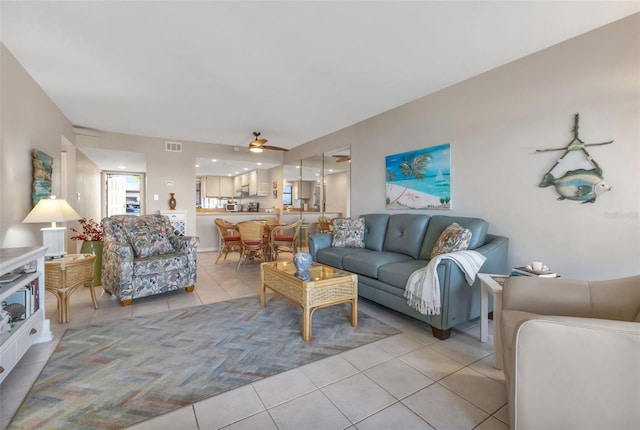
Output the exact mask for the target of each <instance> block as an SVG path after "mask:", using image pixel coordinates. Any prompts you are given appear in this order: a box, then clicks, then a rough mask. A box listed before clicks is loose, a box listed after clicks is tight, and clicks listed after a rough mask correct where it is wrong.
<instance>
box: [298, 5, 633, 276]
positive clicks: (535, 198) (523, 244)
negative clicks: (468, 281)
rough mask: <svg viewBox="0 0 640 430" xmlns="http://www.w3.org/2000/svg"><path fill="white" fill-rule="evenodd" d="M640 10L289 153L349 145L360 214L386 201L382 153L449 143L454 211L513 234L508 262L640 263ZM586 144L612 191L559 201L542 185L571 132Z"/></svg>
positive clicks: (584, 267) (581, 269) (613, 269)
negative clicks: (591, 199) (590, 200)
mask: <svg viewBox="0 0 640 430" xmlns="http://www.w3.org/2000/svg"><path fill="white" fill-rule="evenodd" d="M638 40H640V14H636V15H634V16H631V17H629V18H626V19H623V20H621V21H618V22H616V23H613V24H611V25H608V26H606V27H603V28H601V29H598V30H595V31H593V32H590V33H587V34H585V35H582V36H579V37H577V38H575V39H572V40H569V41H567V42H564V43H561V44H559V45H556V46H554V47H551V48H549V49H547V50H544V51H541V52H539V53H536V54H533V55H531V56H529V57H526V58H524V59H521V60H519V61H515V62H513V63H511V64H508V65H505V66H502V67H500V68H497V69H495V70H492V71H489V72H487V73H485V74H483V75H480V76H477V77H474V78H472V79H469V80H467V81H465V82H462V83H460V84H457V85H454V86H452V87H449V88H447V89H445V90H442V91H440V92H438V93H435V94H432V95H429V96H427V97H424V98H421V99H418V100H416V101H414V102H412V103H409V104H407V105H404V106H401V107H399V108H397V109H394V110H391V111H389V112H386V113H384V114H381V115H378V116H376V117H373V118H370V119H368V120H365V121H362V122H360V123H358V124H354V125H353V126H351V127H348V128H346V129H344V130H340V131H338V132H336V133H333V134H331V135H328V136H326V137H324V138H321V139H318V140H316V141H313V142H310V143H307V144H305V145H303V146H301V147H298V148H296V149H295V150H294V151H291V152H289V153H288V154H287V155H286V159H287V160H295V159H299V158H304V157H306V156H308V155H309V153H310V152H314V153H317V152H319V151H323V150H324V151H326V150H329V149H335V148H340V147H343V146H346V145H349V144H350V145H351V155H352V160H353V161H352V163H351V168H352V171H351V180H352V184H351V187H352V188H351V189H352V193H351V213H352V215H354V216H355V215H360V214H365V213H372V212H390V213H393V212H392V211H386V210H385V156H386V155H390V154H395V153H399V152H404V151H408V150H411V149H418V148H424V147H429V146H433V145H438V144H441V143H451V152H452V173H453V177H452V196H453V208H452V210H451V211H416V212H422V213H428V214H450V215H461V216H478V217H483V218H485V219H487V220H488V221H489V222H490V232H492V233H496V234H502V235H505V236H508V237H509V238H510V262H509V263H510V265H512V266H513V265H522V264H526V263H527V262H530V261H532V260H538V261H543V262H544V263H545V264H547V265H549V266H550V267H551V268H552V269H553V270H556V271H557V272H559V273H561V274H562V275H563V276H565V277H570V278H573V277H575V278H591V279H603V278H607V277H617V276H625V275H631V274H637V273H639V272H638V271H639V270H640V175H639V174H638V171H639V169H640V49H638ZM575 113H580V116H581V121H580V137H581V138H582V140H584V141H585V142H587V143H588V142H602V141H606V140H609V139H615V142H614V143H613V144H612V145H607V146H600V147H592V148H588V149H589V152H590V153H591V155H592V156H593V158H594V159H595V160H596V161H597V162H598V163H599V164H600V166H601V167H602V168H603V171H604V177H605V179H606V180H607V181H608V182H609V183H610V184H612V186H613V190H612V191H611V192H609V193H607V194H604V195H603V196H601V197H599V198H598V199H597V201H596V202H595V203H594V204H579V203H577V202H572V201H566V200H565V201H558V200H556V197H558V195H557V194H556V192H555V191H554V190H553V189H552V188H539V187H538V183H539V182H540V180H541V179H542V177H543V175H544V173H545V172H546V171H547V170H548V169H549V168H550V167H551V165H552V164H553V162H554V160H555V159H557V158H558V157H560V156H561V155H562V153H561V152H548V153H536V152H535V150H536V149H542V148H556V147H565V146H566V145H567V144H568V143H569V142H570V141H571V140H572V134H571V130H572V126H573V116H574V114H575Z"/></svg>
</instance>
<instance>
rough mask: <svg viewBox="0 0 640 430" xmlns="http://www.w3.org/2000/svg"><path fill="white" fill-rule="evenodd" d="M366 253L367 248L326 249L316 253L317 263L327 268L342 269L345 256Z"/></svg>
mask: <svg viewBox="0 0 640 430" xmlns="http://www.w3.org/2000/svg"><path fill="white" fill-rule="evenodd" d="M362 251H365V248H324V249H319V250H318V251H317V252H316V261H317V262H318V263H322V264H326V265H327V266H331V267H335V268H338V269H342V268H343V267H342V259H343V258H344V256H345V255H349V254H353V253H355V252H362Z"/></svg>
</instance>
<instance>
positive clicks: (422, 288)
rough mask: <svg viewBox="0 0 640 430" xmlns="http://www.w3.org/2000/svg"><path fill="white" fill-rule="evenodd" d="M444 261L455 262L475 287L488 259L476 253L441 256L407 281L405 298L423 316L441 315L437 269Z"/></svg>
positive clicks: (455, 253) (461, 252)
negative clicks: (481, 269) (475, 282)
mask: <svg viewBox="0 0 640 430" xmlns="http://www.w3.org/2000/svg"><path fill="white" fill-rule="evenodd" d="M443 259H450V260H453V261H454V263H456V264H457V265H458V267H459V268H460V269H461V270H462V271H463V272H464V277H465V279H466V280H467V282H468V283H469V285H473V282H474V281H475V279H476V274H477V273H478V271H479V270H480V267H482V264H483V263H484V261H485V260H486V259H487V258H486V257H485V256H484V255H482V254H480V253H479V252H476V251H456V252H451V253H448V254H440V255H436V256H435V257H433V258H432V259H431V261H429V264H427V265H426V266H425V267H423V268H422V269H418V270H416V271H415V272H413V273H412V274H411V276H409V280H408V281H407V287H406V289H405V292H404V297H405V298H406V299H407V303H408V304H409V306H411V307H412V308H414V309H415V310H417V311H418V312H420V313H421V314H423V315H439V314H440V306H441V305H440V281H439V280H438V271H437V270H436V268H437V267H438V264H440V261H441V260H443Z"/></svg>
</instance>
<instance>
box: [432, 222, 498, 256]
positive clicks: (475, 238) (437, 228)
mask: <svg viewBox="0 0 640 430" xmlns="http://www.w3.org/2000/svg"><path fill="white" fill-rule="evenodd" d="M454 222H455V223H458V224H459V225H460V226H462V227H464V228H466V229H469V231H471V241H470V242H469V247H468V249H476V248H478V247H480V246H482V245H484V242H485V240H486V238H487V230H488V228H489V223H487V222H486V221H485V220H483V219H480V218H466V217H454V216H448V215H434V216H432V217H431V219H430V220H429V226H428V227H427V234H425V236H424V242H423V243H422V249H421V250H420V259H421V260H429V259H430V258H431V251H432V250H433V247H434V246H435V244H436V241H437V240H438V238H439V237H440V234H441V233H442V231H443V230H444V229H445V228H447V226H448V225H449V224H451V223H454Z"/></svg>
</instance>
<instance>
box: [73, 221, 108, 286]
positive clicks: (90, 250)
mask: <svg viewBox="0 0 640 430" xmlns="http://www.w3.org/2000/svg"><path fill="white" fill-rule="evenodd" d="M78 222H79V223H80V227H81V231H78V230H76V229H75V228H73V227H72V228H71V231H72V232H74V233H76V235H75V236H71V239H72V240H81V241H82V246H81V247H80V252H81V253H82V254H93V255H95V256H96V259H95V261H94V263H93V286H94V287H97V286H98V285H102V224H100V223H99V222H97V221H94V220H93V219H86V218H82V219H80V220H79V221H78Z"/></svg>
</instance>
